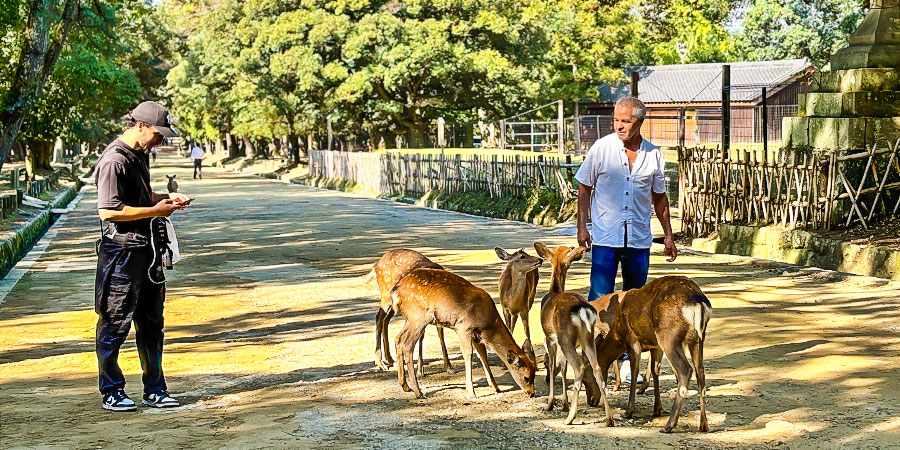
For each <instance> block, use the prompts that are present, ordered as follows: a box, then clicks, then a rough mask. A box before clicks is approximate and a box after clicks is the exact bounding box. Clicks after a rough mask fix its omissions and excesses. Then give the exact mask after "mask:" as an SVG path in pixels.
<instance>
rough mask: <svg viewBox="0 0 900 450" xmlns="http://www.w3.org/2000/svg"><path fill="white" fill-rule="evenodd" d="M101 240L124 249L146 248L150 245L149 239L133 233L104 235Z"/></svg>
mask: <svg viewBox="0 0 900 450" xmlns="http://www.w3.org/2000/svg"><path fill="white" fill-rule="evenodd" d="M103 239H106V240H108V241H110V242H112V243H114V244H118V245H121V246H124V247H146V246H148V245H150V238H149V237H147V236H145V235H143V234H140V233H135V232H131V233H116V234H104V235H103Z"/></svg>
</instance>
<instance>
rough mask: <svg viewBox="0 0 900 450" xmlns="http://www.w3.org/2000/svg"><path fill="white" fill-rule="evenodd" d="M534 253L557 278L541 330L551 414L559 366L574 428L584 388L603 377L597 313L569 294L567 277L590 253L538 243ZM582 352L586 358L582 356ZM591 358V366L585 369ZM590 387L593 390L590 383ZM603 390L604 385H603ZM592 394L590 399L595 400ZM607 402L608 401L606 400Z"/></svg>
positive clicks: (543, 303)
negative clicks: (594, 378)
mask: <svg viewBox="0 0 900 450" xmlns="http://www.w3.org/2000/svg"><path fill="white" fill-rule="evenodd" d="M534 249H535V250H537V252H538V255H540V256H541V257H542V258H544V259H548V260H550V265H551V266H552V267H553V278H552V279H551V281H550V290H549V292H547V295H545V296H544V298H543V299H542V300H541V327H542V328H543V329H544V345H545V346H546V347H547V356H546V360H545V361H546V363H547V373H548V374H550V376H549V384H550V393H549V395H548V398H547V407H546V408H545V409H546V410H547V411H550V410H552V409H553V402H554V400H555V397H556V394H555V384H556V383H555V381H556V380H555V379H556V372H557V371H556V366H557V364H560V365H561V366H562V370H561V372H562V383H563V408H565V407H568V408H569V415H568V417H566V419H565V421H564V422H563V423H564V424H565V425H571V424H572V421H573V420H574V419H575V414H576V413H577V412H578V396H579V393H580V392H581V385H582V384H583V383H584V382H585V381H588V380H589V379H590V378H592V376H591V374H594V373H599V367H598V365H597V353H596V343H595V339H594V325H595V324H596V322H597V310H596V309H594V307H593V306H591V305H590V304H589V303H588V302H587V300H585V298H584V297H582V296H581V295H579V294H576V293H574V292H566V273H567V272H568V271H569V266H571V265H572V262H573V261H578V260H580V259H581V258H582V257H583V256H584V253H585V252H586V251H587V249H586V248H585V247H578V248H571V247H566V246H559V247H557V248H556V249H555V250H553V251H552V252H551V251H550V249H549V248H547V246H546V245H544V244H542V243H540V242H535V243H534ZM579 348H581V352H582V354H579V353H578V349H579ZM584 358H587V362H588V365H585V363H584ZM567 365H571V366H572V369H573V371H574V372H575V379H574V380H573V382H572V394H571V396H570V397H566V396H567V393H566V366H567ZM587 386H591V383H590V382H588V384H587ZM600 386H601V389H602V388H603V387H604V383H602V382H601V383H600ZM593 394H594V393H593V392H591V391H589V392H588V398H591V397H592V396H593ZM604 398H605V397H604Z"/></svg>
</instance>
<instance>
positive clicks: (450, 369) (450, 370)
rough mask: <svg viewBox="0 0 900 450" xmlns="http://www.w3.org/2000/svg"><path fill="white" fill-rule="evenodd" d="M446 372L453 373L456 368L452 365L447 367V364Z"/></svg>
mask: <svg viewBox="0 0 900 450" xmlns="http://www.w3.org/2000/svg"><path fill="white" fill-rule="evenodd" d="M447 373H449V374H450V375H453V374H454V373H456V370H454V369H453V368H452V367H449V366H448V367H447Z"/></svg>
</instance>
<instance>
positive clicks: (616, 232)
mask: <svg viewBox="0 0 900 450" xmlns="http://www.w3.org/2000/svg"><path fill="white" fill-rule="evenodd" d="M665 167H666V163H665V160H664V159H663V155H662V152H660V151H659V149H658V148H656V146H655V145H653V144H651V143H650V142H648V141H647V140H646V139H644V140H643V141H642V142H641V147H640V149H639V150H638V155H637V159H635V161H634V164H633V167H631V168H630V169H629V167H628V156H627V155H626V154H625V144H623V143H622V140H621V139H619V137H618V136H617V135H616V134H615V133H613V134H610V135H607V136H605V137H603V138H601V139H598V140H597V142H594V145H592V146H591V149H590V150H588V153H587V155H585V157H584V162H582V163H581V167H580V168H579V169H578V173H577V174H575V179H576V180H578V182H579V183H581V184H584V185H586V186H592V187H593V188H594V196H593V198H592V199H591V241H592V243H593V245H600V246H604V247H617V248H621V247H626V246H627V247H630V248H650V245H651V244H653V235H652V234H651V233H650V211H651V209H652V208H653V200H652V196H651V194H650V191H651V190H652V191H653V192H656V193H658V194H662V193H665V192H666V176H665V171H664V169H665ZM626 234H627V239H628V241H627V242H626V241H625V239H626Z"/></svg>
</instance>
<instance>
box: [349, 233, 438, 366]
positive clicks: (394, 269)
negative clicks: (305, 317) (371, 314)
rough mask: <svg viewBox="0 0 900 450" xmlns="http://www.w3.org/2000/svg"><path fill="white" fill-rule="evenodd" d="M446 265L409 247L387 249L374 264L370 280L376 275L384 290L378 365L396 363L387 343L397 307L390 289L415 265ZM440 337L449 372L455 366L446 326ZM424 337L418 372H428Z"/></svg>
mask: <svg viewBox="0 0 900 450" xmlns="http://www.w3.org/2000/svg"><path fill="white" fill-rule="evenodd" d="M420 267H424V268H431V269H443V268H444V267H443V266H441V265H440V264H437V263H435V262H433V261H431V260H430V259H428V258H427V257H425V255H423V254H421V253H419V252H417V251H415V250H409V249H396V250H390V251H388V252H386V253H385V254H384V255H382V256H381V258H380V259H379V260H378V261H377V262H376V263H375V265H374V266H373V267H372V270H371V271H370V272H369V275H368V276H367V277H366V281H367V282H371V281H372V279H375V280H376V281H377V283H378V290H379V291H380V293H381V303H380V306H379V308H378V312H377V313H375V366H376V367H378V368H379V369H381V370H388V368H389V367H390V366H392V365H394V360H393V358H391V350H390V346H389V344H388V323H390V321H391V318H393V317H394V313H395V310H394V309H393V308H392V307H391V296H390V291H391V289H392V288H393V287H394V285H396V284H397V281H399V280H400V279H401V278H403V277H405V276H406V275H407V274H408V273H409V272H411V271H412V270H413V269H416V268H420ZM437 333H438V340H440V341H441V353H442V354H443V357H444V369H445V370H446V371H447V372H448V373H451V374H452V373H454V370H453V367H452V366H451V365H450V358H449V357H448V356H447V346H446V344H445V343H444V329H443V327H441V326H438V327H437ZM423 341H424V337H423V339H422V340H420V341H419V373H420V374H421V375H422V376H423V377H424V376H425V366H424V363H423V357H422V342H423ZM382 345H383V346H384V354H383V355H382Z"/></svg>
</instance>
